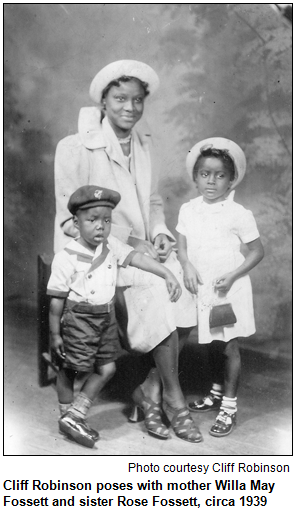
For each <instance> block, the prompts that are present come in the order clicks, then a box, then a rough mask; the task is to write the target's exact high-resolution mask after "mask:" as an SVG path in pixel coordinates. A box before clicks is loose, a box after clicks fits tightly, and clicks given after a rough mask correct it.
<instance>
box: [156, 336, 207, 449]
mask: <svg viewBox="0 0 296 512" xmlns="http://www.w3.org/2000/svg"><path fill="white" fill-rule="evenodd" d="M153 357H154V360H155V364H156V367H157V369H158V372H159V376H160V379H161V382H162V386H163V392H162V398H163V409H164V411H165V413H166V415H167V417H168V419H169V421H170V423H171V426H172V427H173V429H174V432H175V434H176V436H178V437H180V438H181V439H183V440H184V441H188V442H191V443H199V442H200V441H202V435H201V433H200V431H199V429H198V428H197V426H196V425H195V423H194V422H193V420H192V418H191V416H190V413H189V411H188V409H187V406H186V402H185V398H184V395H183V393H182V390H181V387H180V383H179V377H178V359H179V348H178V334H177V331H174V332H173V333H171V334H170V336H168V337H167V338H166V339H165V340H164V341H163V342H162V343H160V344H159V345H157V347H155V348H154V350H153Z"/></svg>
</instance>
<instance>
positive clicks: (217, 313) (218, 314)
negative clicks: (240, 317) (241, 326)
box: [209, 304, 236, 329]
mask: <svg viewBox="0 0 296 512" xmlns="http://www.w3.org/2000/svg"><path fill="white" fill-rule="evenodd" d="M209 323H210V329H214V328H215V327H224V326H225V325H232V324H235V323H236V316H235V314H234V311H233V309H232V305H231V304H219V305H218V306H212V307H211V310H210V318H209Z"/></svg>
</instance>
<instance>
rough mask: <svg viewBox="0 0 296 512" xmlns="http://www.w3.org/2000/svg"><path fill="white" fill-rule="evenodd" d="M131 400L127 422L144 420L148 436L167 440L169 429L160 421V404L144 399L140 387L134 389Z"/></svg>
mask: <svg viewBox="0 0 296 512" xmlns="http://www.w3.org/2000/svg"><path fill="white" fill-rule="evenodd" d="M132 399H133V402H134V406H133V410H132V412H131V415H130V416H129V421H130V422H132V423H137V422H138V421H142V420H144V424H145V427H146V429H147V432H148V434H150V435H151V436H154V437H157V438H159V439H168V437H169V429H168V428H167V427H166V425H165V424H164V422H163V420H162V415H163V413H162V408H161V403H157V402H153V400H151V398H148V397H146V396H145V395H144V393H143V391H142V388H141V386H139V387H137V388H136V389H135V391H134V392H133V395H132Z"/></svg>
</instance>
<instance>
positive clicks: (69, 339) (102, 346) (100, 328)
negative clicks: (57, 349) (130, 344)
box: [62, 300, 121, 372]
mask: <svg viewBox="0 0 296 512" xmlns="http://www.w3.org/2000/svg"><path fill="white" fill-rule="evenodd" d="M62 337H63V342H64V351H65V354H66V357H65V359H64V361H63V368H69V369H72V370H76V371H80V372H90V371H91V372H92V371H96V370H97V369H98V368H99V367H100V366H103V365H105V364H108V363H111V362H113V361H115V360H116V359H117V358H118V356H119V353H120V350H121V349H120V343H119V338H118V328H117V323H116V319H115V312H114V304H113V302H111V303H109V304H105V305H101V306H94V305H92V304H89V303H87V302H74V301H71V300H67V301H66V304H65V309H64V313H63V319H62Z"/></svg>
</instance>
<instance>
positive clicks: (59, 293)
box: [47, 185, 181, 448]
mask: <svg viewBox="0 0 296 512" xmlns="http://www.w3.org/2000/svg"><path fill="white" fill-rule="evenodd" d="M119 201H120V194H118V192H115V191H113V190H109V189H106V188H102V187H98V186H92V185H87V186H84V187H80V188H79V189H78V190H76V192H74V193H73V194H72V195H71V197H70V199H69V202H68V209H69V211H70V212H71V213H72V215H73V222H74V224H75V226H76V227H77V228H78V229H79V233H80V236H79V238H77V239H75V240H72V241H71V242H70V243H69V244H68V245H67V246H66V247H65V249H63V250H62V251H60V252H59V253H57V254H56V255H55V257H54V260H53V263H52V273H51V276H50V279H49V282H48V287H47V294H48V295H51V297H52V298H51V303H50V313H49V325H50V336H51V346H52V349H53V350H54V352H55V353H56V354H57V356H58V357H59V359H60V360H61V368H60V371H59V373H58V378H57V392H58V398H59V406H60V412H61V417H60V419H59V428H60V431H61V432H62V433H64V434H66V435H68V436H70V437H71V438H72V439H73V440H75V441H76V442H77V443H80V444H82V445H84V446H88V447H90V448H92V447H93V445H94V443H95V442H96V441H97V440H98V438H99V434H98V432H97V431H96V430H93V429H91V428H90V427H89V425H88V424H87V423H86V421H85V418H86V414H87V411H88V409H89V408H90V407H91V405H92V402H93V400H94V398H95V397H96V396H97V394H98V393H99V391H100V390H101V389H102V388H103V387H104V385H105V384H106V383H107V382H108V380H109V379H110V378H111V377H112V376H113V375H114V372H115V369H116V367H115V360H116V359H117V357H118V354H119V347H120V346H119V341H118V333H117V324H116V320H115V313H114V294H115V286H116V277H117V266H123V267H125V266H127V265H131V266H134V267H137V268H140V269H142V270H146V271H148V272H152V273H153V274H156V275H157V276H160V277H162V278H163V279H165V281H166V286H167V289H168V292H169V296H170V300H171V301H172V302H175V301H177V300H178V299H179V297H180V295H181V287H180V285H179V283H178V281H177V279H176V278H175V277H174V275H173V274H172V273H171V272H170V271H169V270H168V269H167V268H166V267H165V266H163V265H161V264H160V263H158V262H157V261H155V260H153V259H152V258H150V257H148V256H145V255H144V254H141V253H139V252H136V251H134V250H133V248H132V247H130V246H128V245H126V244H123V243H122V242H120V241H119V240H117V239H116V238H114V237H113V236H112V235H110V231H111V212H112V209H113V208H115V207H116V205H117V204H118V203H119ZM109 235H110V236H109ZM77 372H85V373H86V374H87V378H86V380H85V382H84V384H83V386H82V389H81V391H80V393H79V394H78V396H77V398H76V399H75V400H74V401H73V385H74V379H75V375H76V374H77Z"/></svg>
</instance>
